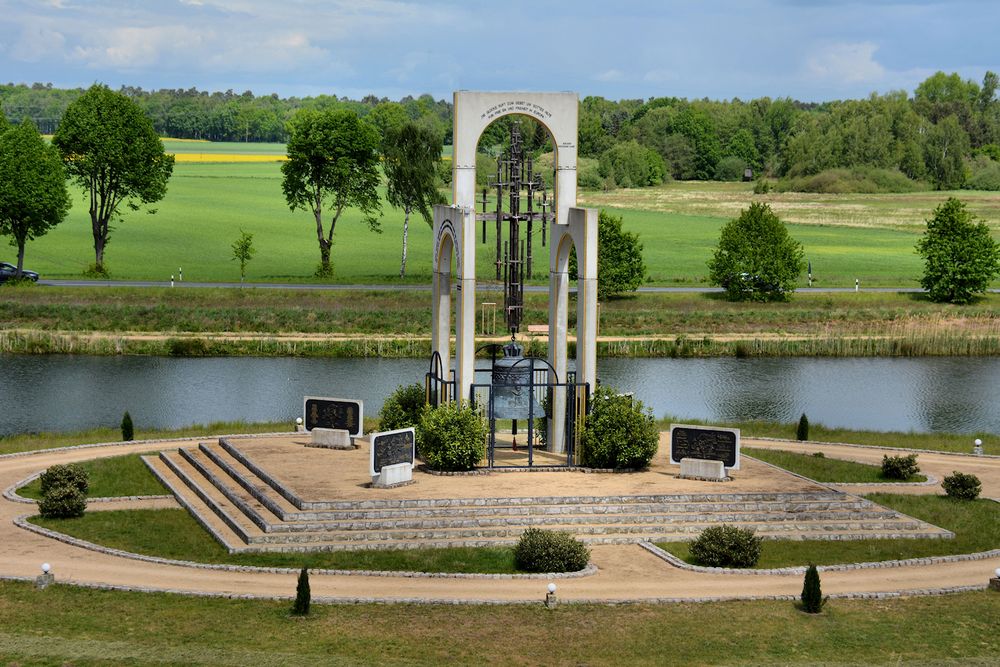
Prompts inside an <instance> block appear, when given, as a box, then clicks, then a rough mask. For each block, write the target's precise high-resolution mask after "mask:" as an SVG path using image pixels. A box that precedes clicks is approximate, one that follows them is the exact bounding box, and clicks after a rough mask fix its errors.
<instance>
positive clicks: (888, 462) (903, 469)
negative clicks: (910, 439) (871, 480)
mask: <svg viewBox="0 0 1000 667" xmlns="http://www.w3.org/2000/svg"><path fill="white" fill-rule="evenodd" d="M918 472H920V466H918V465H917V455H916V454H910V455H908V456H883V457H882V476H883V477H885V478H887V479H909V478H911V477H913V476H914V475H916V474H917V473H918Z"/></svg>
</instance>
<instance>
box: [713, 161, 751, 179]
mask: <svg viewBox="0 0 1000 667" xmlns="http://www.w3.org/2000/svg"><path fill="white" fill-rule="evenodd" d="M746 169H747V163H746V160H744V159H743V158H739V157H736V156H734V155H729V156H727V157H724V158H722V159H721V160H719V163H718V164H717V165H716V166H715V178H716V180H719V181H739V180H741V179H742V178H743V172H745V171H746Z"/></svg>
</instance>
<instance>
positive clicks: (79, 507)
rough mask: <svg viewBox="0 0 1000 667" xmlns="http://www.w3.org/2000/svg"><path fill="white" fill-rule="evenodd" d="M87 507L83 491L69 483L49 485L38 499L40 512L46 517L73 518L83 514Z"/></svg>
mask: <svg viewBox="0 0 1000 667" xmlns="http://www.w3.org/2000/svg"><path fill="white" fill-rule="evenodd" d="M86 509H87V497H86V496H85V495H84V493H83V491H81V490H80V489H79V488H78V487H76V486H72V485H69V484H66V485H63V486H54V487H49V488H48V489H47V490H46V491H45V493H43V494H42V499H41V500H39V501H38V513H39V514H41V515H42V516H43V517H45V518H46V519H71V518H74V517H78V516H83V512H84V510H86Z"/></svg>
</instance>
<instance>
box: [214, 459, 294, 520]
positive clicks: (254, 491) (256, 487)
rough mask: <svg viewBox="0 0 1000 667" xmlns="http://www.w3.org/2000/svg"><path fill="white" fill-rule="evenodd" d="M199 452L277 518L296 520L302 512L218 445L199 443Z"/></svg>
mask: <svg viewBox="0 0 1000 667" xmlns="http://www.w3.org/2000/svg"><path fill="white" fill-rule="evenodd" d="M198 450H199V451H200V452H201V453H202V454H204V455H205V457H206V458H208V459H210V460H211V461H212V462H213V463H214V464H215V465H217V466H218V467H219V468H221V469H222V470H224V471H225V473H226V475H228V476H229V477H231V478H232V480H233V481H234V482H235V483H236V484H238V485H239V486H241V487H242V488H243V489H244V490H245V491H246V492H247V493H249V494H251V495H252V496H253V497H254V498H256V499H257V502H259V503H261V504H262V505H264V506H265V507H267V508H268V510H270V511H271V513H272V514H274V515H275V516H278V517H280V518H282V519H283V520H287V519H288V518H294V517H295V515H296V514H297V513H299V512H300V510H299V508H298V507H296V506H295V505H293V504H292V503H291V502H290V501H289V500H288V499H287V498H285V497H284V496H282V495H281V494H280V493H278V492H277V491H275V490H274V488H273V487H272V486H271V485H270V484H268V483H267V482H265V481H264V480H262V479H261V478H259V477H258V476H257V475H255V474H254V472H253V471H252V470H250V469H249V468H247V467H246V466H245V465H243V464H242V463H241V462H240V461H238V460H237V459H235V458H234V457H233V456H232V455H231V454H230V453H229V452H228V451H227V450H225V449H223V447H222V446H221V445H219V444H218V443H215V444H212V443H205V442H202V443H199V445H198Z"/></svg>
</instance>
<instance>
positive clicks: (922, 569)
mask: <svg viewBox="0 0 1000 667" xmlns="http://www.w3.org/2000/svg"><path fill="white" fill-rule="evenodd" d="M199 440H207V438H200V439H192V440H190V441H185V442H171V443H169V444H167V445H160V446H156V445H150V444H148V443H147V444H130V445H119V446H106V447H95V448H82V449H62V450H51V451H48V452H39V453H34V454H31V455H26V456H16V457H9V458H0V488H4V489H5V488H7V487H9V486H11V485H13V484H15V483H17V482H19V481H20V480H22V479H24V478H25V477H28V476H29V475H31V474H33V473H36V472H38V471H41V470H43V469H44V468H46V467H48V466H49V465H52V464H55V463H69V462H73V461H81V460H86V459H91V458H98V457H107V456H117V455H121V454H126V453H137V452H146V451H155V450H157V449H162V448H165V447H171V448H173V447H177V446H190V445H195V444H196V443H197V442H198V441H199ZM744 442H745V444H747V445H753V446H767V447H775V446H781V445H779V444H777V443H761V442H759V441H751V440H745V441H744ZM785 446H786V447H788V448H799V447H801V446H802V445H800V444H797V443H792V444H785ZM808 446H809V447H810V449H811V450H812V451H816V450H817V448H818V447H823V448H824V451H828V453H829V454H830V455H833V453H834V451H837V452H840V450H839V449H837V450H834V449H830V450H825V448H826V447H827V446H818V445H811V444H810V445H808ZM842 449H843V457H844V458H855V459H857V460H864V457H876V458H881V455H882V453H883V452H882V451H881V450H876V449H865V448H853V447H847V448H842ZM920 457H921V459H920V461H921V464H922V465H923V466H925V469H926V470H929V471H931V472H932V474H935V475H936V474H937V471H938V470H947V472H949V473H950V471H951V470H952V469H961V470H963V471H969V472H975V473H976V474H977V475H979V476H980V478H981V479H982V480H983V485H984V495H988V496H991V497H1000V458H984V459H971V458H968V457H961V456H952V455H946V454H934V455H925V454H921V455H920ZM563 474H565V475H573V474H574V473H563ZM945 474H947V473H945ZM528 477H530V476H528ZM580 477H581V478H584V479H585V483H588V484H592V483H593V482H594V477H595V476H592V475H583V474H581V475H580ZM921 488H922V489H923V492H925V493H936V492H937V487H921ZM32 511H33V508H32V507H31V506H30V505H26V504H22V503H16V502H12V501H10V500H7V499H6V498H3V499H0V576H3V577H22V578H33V577H34V576H36V575H37V574H38V573H39V566H40V564H41V563H42V562H49V563H51V564H52V566H53V573H54V574H55V575H56V578H57V581H60V582H64V583H65V582H69V583H76V584H82V585H97V586H115V587H123V588H135V589H153V590H170V591H183V592H190V593H199V594H210V595H232V596H251V597H253V596H259V597H272V596H280V597H291V595H292V593H293V592H294V590H295V579H296V575H295V574H294V573H288V574H276V573H267V572H230V571H220V570H212V569H203V568H194V567H184V566H177V565H163V564H156V563H148V562H144V561H139V560H134V559H130V558H123V557H115V556H110V555H106V554H101V553H96V552H94V551H91V550H88V549H84V548H81V547H76V546H71V545H67V544H64V543H62V542H58V541H56V540H53V539H50V538H47V537H43V536H41V535H37V534H34V533H32V532H29V531H26V530H24V529H22V528H19V527H17V526H16V525H15V524H14V523H13V521H14V519H15V518H16V517H17V516H19V515H23V514H27V513H31V512H32ZM592 561H593V563H594V564H596V565H597V567H598V568H599V571H598V573H597V574H595V575H593V576H588V577H581V578H577V579H565V580H561V581H560V582H559V584H558V586H559V591H558V594H559V597H560V599H562V600H577V601H579V600H591V601H605V602H612V601H625V600H631V601H640V600H649V601H655V600H666V599H706V598H718V599H734V598H743V599H749V598H760V597H769V596H797V595H798V594H799V592H800V591H801V587H802V578H801V575H798V574H794V575H774V574H765V575H753V576H751V575H746V574H705V573H698V572H692V571H688V570H684V569H680V568H676V567H673V566H671V565H669V564H668V563H666V562H664V561H662V560H660V559H659V558H657V557H655V556H654V555H652V554H650V553H649V552H647V551H646V550H644V549H643V548H641V547H639V546H637V545H628V546H595V547H593V549H592ZM997 567H1000V557H994V558H990V559H986V560H978V561H965V562H953V563H936V564H929V565H908V566H903V567H894V568H879V569H861V570H849V571H830V572H826V573H824V575H823V591H824V593H827V594H833V595H848V594H868V593H893V592H896V591H904V592H905V591H928V590H937V589H948V588H954V587H983V586H985V585H986V582H987V580H988V579H989V577H990V576H991V573H992V572H993V570H994V569H995V568H997ZM310 583H311V587H312V593H313V596H314V597H315V598H316V599H318V600H319V599H330V600H336V599H339V600H384V601H402V600H420V601H441V602H463V601H465V602H518V601H535V602H537V601H539V600H541V599H542V597H543V596H544V593H545V583H546V582H544V581H540V580H537V579H485V578H484V579H469V578H451V579H449V578H426V577H403V576H359V575H315V576H313V577H312V578H311V580H310Z"/></svg>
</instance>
